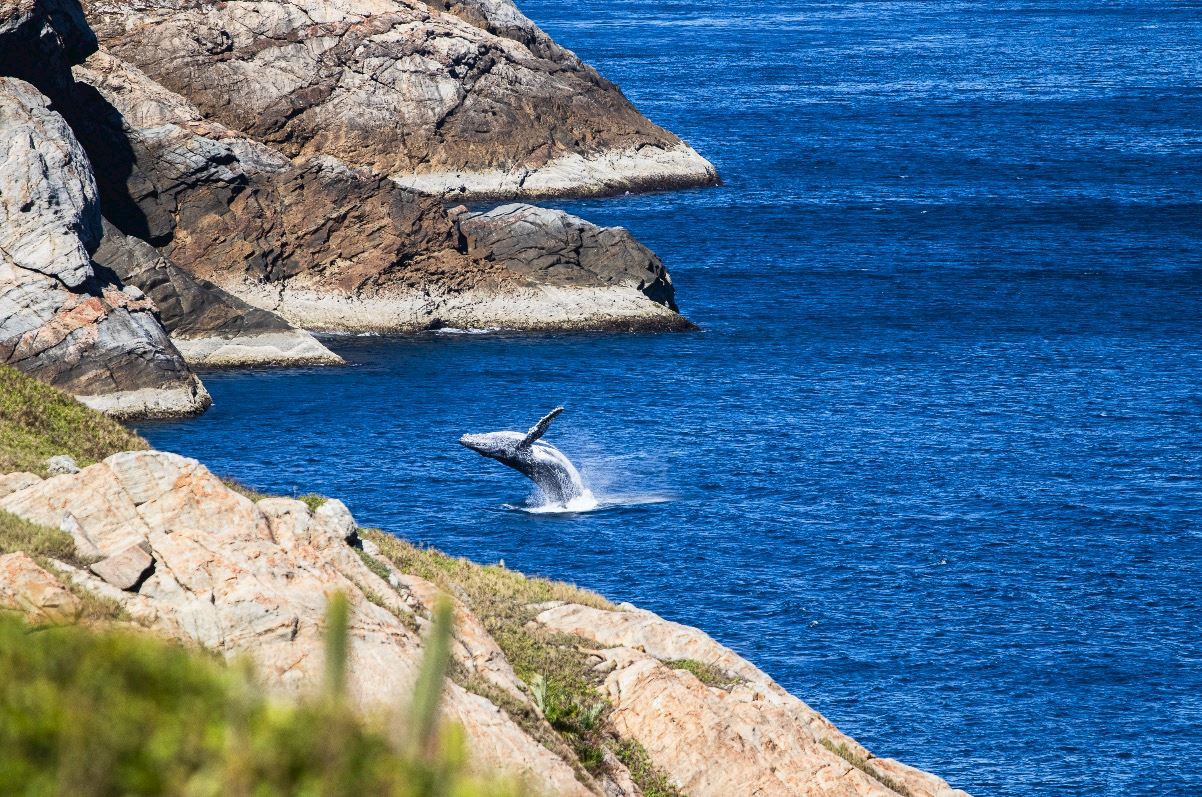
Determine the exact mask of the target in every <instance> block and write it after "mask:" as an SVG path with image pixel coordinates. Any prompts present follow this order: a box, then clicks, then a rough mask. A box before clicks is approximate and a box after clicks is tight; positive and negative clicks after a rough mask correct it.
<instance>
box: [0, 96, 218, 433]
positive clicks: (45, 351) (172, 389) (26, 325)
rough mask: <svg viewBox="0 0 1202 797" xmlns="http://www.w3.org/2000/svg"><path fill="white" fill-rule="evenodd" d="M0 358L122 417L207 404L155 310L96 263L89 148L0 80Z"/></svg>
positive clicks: (45, 105)
mask: <svg viewBox="0 0 1202 797" xmlns="http://www.w3.org/2000/svg"><path fill="white" fill-rule="evenodd" d="M0 153H3V154H4V157H3V160H0V362H2V363H6V364H8V365H13V366H15V367H17V368H19V369H21V370H22V371H24V372H25V373H28V374H30V375H32V376H35V377H37V378H39V379H41V380H43V381H45V382H49V383H50V384H53V385H55V386H57V387H60V388H62V389H63V390H66V391H67V392H69V393H72V394H74V395H76V397H78V398H79V399H80V400H82V401H84V402H85V403H87V404H90V405H91V406H93V407H96V408H99V409H103V410H105V411H108V412H111V413H112V414H114V415H118V416H122V417H168V416H177V415H190V414H196V413H198V412H201V411H203V410H204V409H205V408H206V407H207V406H208V404H209V397H208V394H207V393H206V392H205V390H204V387H203V386H202V385H201V384H200V381H199V380H198V379H197V378H196V376H195V375H194V374H192V373H191V371H189V370H188V367H187V366H186V365H185V364H184V361H183V359H182V358H181V356H180V354H179V352H178V351H176V349H175V347H174V346H172V344H171V342H170V341H169V340H168V338H167V335H166V333H165V332H164V331H163V328H162V327H161V326H160V324H159V322H158V319H157V318H156V316H155V308H154V305H153V304H152V303H151V302H149V301H147V300H145V299H144V298H142V299H138V298H133V297H131V296H130V295H128V294H126V293H124V292H122V291H121V290H120V288H119V287H118V286H116V285H115V284H113V283H111V282H106V281H105V280H104V279H103V278H102V277H100V276H98V275H97V274H96V273H95V270H94V269H93V266H92V262H91V252H92V251H93V249H94V248H95V247H96V246H97V245H98V244H99V242H100V235H101V219H100V211H99V207H98V204H97V201H96V187H95V182H94V180H93V177H92V173H91V169H90V164H89V161H88V158H87V156H86V154H85V153H84V151H83V149H82V148H81V146H80V144H79V142H78V141H77V139H76V138H75V136H74V134H73V133H72V131H71V129H70V128H69V127H68V126H67V124H66V122H65V121H64V120H63V118H62V117H61V116H60V115H59V114H57V113H55V112H54V111H53V110H51V108H50V107H49V101H48V100H47V98H46V97H44V96H43V95H42V94H40V93H39V92H38V91H37V90H36V89H35V88H34V87H33V86H31V85H30V84H28V83H25V82H23V81H20V80H17V79H15V78H8V77H0Z"/></svg>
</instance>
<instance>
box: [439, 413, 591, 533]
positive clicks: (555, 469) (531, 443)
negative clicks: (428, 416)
mask: <svg viewBox="0 0 1202 797" xmlns="http://www.w3.org/2000/svg"><path fill="white" fill-rule="evenodd" d="M561 412H563V407H556V408H555V409H553V410H551V411H550V412H549V413H547V414H546V415H545V416H543V419H542V420H540V421H539V422H538V423H536V424H534V426H532V427H530V431H528V432H525V433H522V432H488V433H486V434H465V435H464V436H463V437H461V438H459V442H460V444H461V445H464V446H466V447H468V448H470V449H471V450H472V451H475V452H476V453H477V454H480V455H481V456H485V457H488V458H489V459H495V460H496V461H497V462H500V463H501V464H503V465H508V466H509V467H511V468H513V469H514V470H516V471H517V472H518V473H521V474H522V475H523V476H525V477H526V478H528V479H530V481H532V482H534V483H535V484H536V485H538V489H539V490H541V491H542V494H543V497H544V498H546V500H547V502H548V503H550V504H554V505H557V506H561V507H565V508H568V509H574V508H576V507H577V506H578V505H579V504H580V503H581V501H582V500H584V501H588V502H589V503H590V505H591V504H593V503H594V502H593V501H592V494H591V493H589V491H588V488H586V487H585V486H584V481H583V480H582V479H581V478H580V473H579V471H577V470H576V467H575V466H574V465H573V464H572V463H571V461H570V460H569V459H568V458H567V457H565V456H564V455H563V452H561V451H560V450H559V449H558V448H556V447H555V446H553V445H551V444H550V443H544V442H542V441H541V440H540V439H539V438H541V437H542V436H543V435H544V434H546V432H547V427H549V426H550V425H551V421H553V420H555V418H556V417H558V415H559V414H560V413H561ZM580 508H582V509H583V508H586V507H580ZM587 508H592V507H591V506H589V507H587Z"/></svg>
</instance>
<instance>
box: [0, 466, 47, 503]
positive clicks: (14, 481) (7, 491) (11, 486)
mask: <svg viewBox="0 0 1202 797" xmlns="http://www.w3.org/2000/svg"><path fill="white" fill-rule="evenodd" d="M41 481H42V477H41V476H38V475H37V474H36V473H25V472H24V471H22V472H19V473H6V474H4V475H2V476H0V498H4V497H5V496H9V495H12V494H13V493H15V492H17V491H19V490H24V489H25V488H26V487H32V486H33V485H35V484H38V483H39V482H41Z"/></svg>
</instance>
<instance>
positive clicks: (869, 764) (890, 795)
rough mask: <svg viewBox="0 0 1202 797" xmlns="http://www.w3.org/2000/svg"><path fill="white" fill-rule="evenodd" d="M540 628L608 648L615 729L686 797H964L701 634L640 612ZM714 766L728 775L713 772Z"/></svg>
mask: <svg viewBox="0 0 1202 797" xmlns="http://www.w3.org/2000/svg"><path fill="white" fill-rule="evenodd" d="M537 621H538V622H539V623H542V624H543V625H545V626H546V627H548V628H550V629H552V630H554V631H557V632H560V633H564V634H571V635H573V636H576V637H580V638H581V639H583V640H587V641H588V642H589V643H590V644H591V645H593V646H601V647H602V648H605V650H604V652H603V653H602V655H603V656H604V659H605V661H604V662H603V664H604V669H606V670H607V671H608V673H609V674H608V675H607V677H606V681H605V685H606V690H607V691H608V692H609V695H610V698H611V699H612V700H613V703H614V708H615V710H614V715H613V720H614V725H615V727H617V728H618V730H619V732H620V733H622V734H623V736H628V737H629V738H632V739H635V740H637V741H638V742H639V743H641V744H642V745H643V746H644V747H645V748H646V749H647V751H648V753H649V754H650V755H651V758H652V760H653V761H655V763H656V764H657V765H659V766H660V767H662V768H663V769H665V770H666V771H668V772H670V773H671V774H672V775H673V777H674V778H675V779H676V780H677V782H678V783H679V784H680V785H681V786H682V788H683V790H684V791H685V792H686V793H687V794H690V795H695V797H725V795H730V794H772V795H782V797H784V796H785V795H810V794H822V795H847V797H852V795H855V796H856V797H867V796H868V795H875V796H878V797H894V796H895V795H896V794H899V793H904V792H901V791H899V788H898V787H900V789H904V790H906V791H908V792H909V794H911V795H913V797H967V795H966V794H965V793H964V792H962V791H959V790H956V789H952V788H951V787H950V786H948V784H947V783H946V782H944V781H943V780H941V779H940V778H938V777H936V776H934V775H931V774H929V773H926V772H923V771H921V770H918V769H914V768H913V767H909V766H906V765H905V764H902V763H900V762H897V761H893V760H891V759H880V758H876V757H875V756H873V755H872V753H870V752H869V751H868V750H866V749H865V748H864V747H863V746H862V745H860V744H859V743H858V742H856V741H855V740H854V739H852V738H851V737H849V736H847V735H846V734H844V733H842V732H841V731H839V729H838V728H836V727H835V726H834V725H833V724H832V723H831V722H830V721H829V720H827V719H826V718H825V717H823V716H822V715H821V714H819V713H818V712H817V711H814V709H812V708H810V707H809V706H808V705H806V704H805V703H804V702H803V701H801V700H799V699H798V698H796V697H794V696H793V695H791V694H790V693H789V692H787V691H785V689H784V688H782V687H781V686H780V685H779V684H777V683H776V682H775V681H773V680H772V679H771V678H770V677H769V676H768V675H767V674H765V673H764V672H763V671H761V670H760V669H759V668H757V667H755V666H754V665H753V664H751V663H750V662H748V661H746V660H745V659H743V658H742V657H740V656H738V654H736V653H735V652H734V651H732V650H730V649H729V648H726V647H724V646H722V645H720V644H718V643H717V642H715V641H714V640H713V639H712V638H710V637H709V636H708V635H707V634H705V633H704V632H702V631H699V630H698V629H696V628H690V627H688V626H684V625H680V624H678V623H672V622H669V621H667V620H664V619H662V618H660V617H658V616H657V615H655V614H653V613H651V612H648V611H645V610H639V609H634V608H633V607H630V608H629V609H627V610H624V611H617V612H615V611H607V610H604V609H595V608H591V607H587V606H580V605H577V604H564V605H561V606H556V607H551V608H548V609H546V610H545V611H543V612H541V613H540V614H539V615H538V617H537ZM679 660H693V661H698V662H701V663H703V664H706V665H709V666H711V667H714V668H716V669H717V670H719V671H722V672H725V673H727V674H728V675H730V676H733V678H734V679H735V680H734V683H735V685H734V686H733V687H732V688H730V689H720V688H716V687H707V686H706V685H705V684H703V683H701V681H699V680H698V679H697V678H696V677H695V676H694V675H692V674H691V673H689V672H686V671H684V670H677V669H673V668H671V667H668V666H665V664H664V663H665V662H673V661H679ZM717 760H720V761H722V762H723V766H722V767H714V766H713V762H714V761H717ZM853 762H856V763H858V764H859V765H860V766H857V765H855V764H853ZM861 767H862V768H861ZM749 784H754V786H755V788H752V786H751V785H749Z"/></svg>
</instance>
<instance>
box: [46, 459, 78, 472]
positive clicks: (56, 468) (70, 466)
mask: <svg viewBox="0 0 1202 797" xmlns="http://www.w3.org/2000/svg"><path fill="white" fill-rule="evenodd" d="M46 470H47V471H48V472H49V473H50V475H52V476H59V475H61V474H64V473H79V465H77V464H75V460H74V459H72V458H71V457H70V456H68V455H67V454H59V455H58V456H56V457H51V458H50V459H48V460H46Z"/></svg>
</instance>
